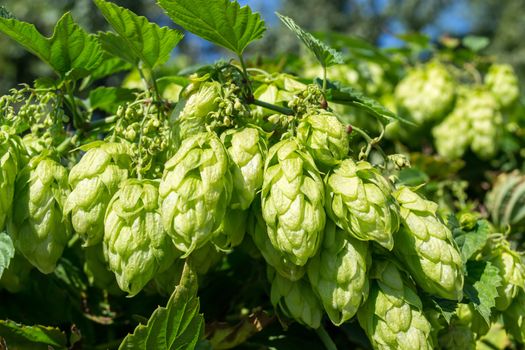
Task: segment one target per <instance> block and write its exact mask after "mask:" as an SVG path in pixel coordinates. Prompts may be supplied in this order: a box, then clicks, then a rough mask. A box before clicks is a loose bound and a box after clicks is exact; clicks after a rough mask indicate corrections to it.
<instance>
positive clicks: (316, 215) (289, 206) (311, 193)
mask: <svg viewBox="0 0 525 350" xmlns="http://www.w3.org/2000/svg"><path fill="white" fill-rule="evenodd" d="M261 204H262V214H263V217H264V221H266V224H267V227H268V236H269V237H270V241H271V242H272V244H273V246H274V247H275V248H276V249H277V250H278V251H279V252H281V254H283V255H284V257H285V258H286V259H287V260H289V261H290V262H291V263H293V264H295V265H299V266H303V265H304V264H306V262H307V261H308V259H309V258H311V257H312V256H314V255H315V253H317V249H318V248H319V244H320V241H321V238H322V232H323V230H324V225H325V220H326V217H325V212H324V208H323V206H324V190H323V181H322V180H321V177H320V175H319V172H318V170H317V168H316V166H315V163H314V160H313V159H312V157H311V156H310V155H309V154H308V153H307V152H305V151H303V150H301V148H300V146H299V144H298V143H297V141H295V140H294V139H287V140H283V141H280V142H278V143H277V144H275V145H274V146H273V147H272V148H270V150H269V152H268V158H267V159H266V164H265V167H264V183H263V187H262V193H261Z"/></svg>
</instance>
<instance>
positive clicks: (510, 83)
mask: <svg viewBox="0 0 525 350" xmlns="http://www.w3.org/2000/svg"><path fill="white" fill-rule="evenodd" d="M485 85H487V87H488V88H489V90H490V92H492V94H493V95H494V96H495V97H496V99H497V100H498V103H499V105H500V106H501V107H502V108H506V107H509V106H511V105H512V104H514V102H516V101H517V100H518V97H519V95H520V88H519V82H518V77H517V76H516V73H515V72H514V69H513V68H512V66H511V65H509V64H493V65H492V66H490V68H489V71H488V72H487V75H486V76H485Z"/></svg>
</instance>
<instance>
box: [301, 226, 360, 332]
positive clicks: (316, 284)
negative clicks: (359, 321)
mask: <svg viewBox="0 0 525 350" xmlns="http://www.w3.org/2000/svg"><path fill="white" fill-rule="evenodd" d="M369 265H370V253H369V251H368V243H367V242H362V241H359V240H356V239H354V238H352V237H350V236H349V235H348V234H347V233H346V232H344V231H342V230H341V229H339V228H338V227H336V225H335V224H334V223H333V222H332V221H330V220H329V221H328V222H327V223H326V227H325V232H324V238H323V244H322V245H321V248H320V250H319V253H318V254H317V255H316V256H315V257H313V258H312V259H311V260H310V261H309V262H308V265H307V271H308V278H309V280H310V283H311V284H312V288H313V290H314V292H315V293H316V294H317V295H318V296H319V299H320V300H321V302H322V303H323V306H324V309H325V310H326V312H327V313H328V317H330V320H332V322H333V323H334V324H335V325H337V326H339V325H341V324H342V323H344V322H346V321H348V320H349V319H351V318H352V317H353V316H354V315H355V314H356V312H357V309H358V308H359V307H360V306H361V303H362V302H363V301H364V300H365V299H366V297H367V295H368V278H367V271H368V267H369Z"/></svg>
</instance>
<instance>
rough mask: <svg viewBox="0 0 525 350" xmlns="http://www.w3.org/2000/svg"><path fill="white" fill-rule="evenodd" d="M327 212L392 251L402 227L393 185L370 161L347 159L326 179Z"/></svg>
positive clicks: (345, 227)
mask: <svg viewBox="0 0 525 350" xmlns="http://www.w3.org/2000/svg"><path fill="white" fill-rule="evenodd" d="M325 182H326V198H327V201H326V211H327V214H328V215H329V216H330V218H331V219H332V220H333V221H334V222H335V223H336V224H337V226H339V227H341V228H342V229H343V230H345V231H347V232H349V233H350V234H351V235H352V236H354V237H355V238H357V239H359V240H363V241H368V240H374V241H376V242H378V243H379V244H381V245H382V246H383V247H385V248H386V249H388V250H391V249H392V247H393V246H394V240H393V237H392V234H393V233H394V232H396V231H397V229H398V227H399V217H398V215H399V213H398V208H397V207H396V205H395V202H394V199H393V198H392V196H391V187H390V184H389V183H388V181H387V180H386V179H385V178H384V177H383V176H381V174H380V173H379V171H377V170H376V169H374V167H373V166H372V165H371V164H370V163H367V162H364V161H360V162H357V163H355V162H354V161H353V160H351V159H346V160H344V161H343V162H341V164H339V165H338V166H337V167H336V168H335V170H334V171H333V172H332V173H331V174H330V175H329V176H328V177H327V178H326V179H325Z"/></svg>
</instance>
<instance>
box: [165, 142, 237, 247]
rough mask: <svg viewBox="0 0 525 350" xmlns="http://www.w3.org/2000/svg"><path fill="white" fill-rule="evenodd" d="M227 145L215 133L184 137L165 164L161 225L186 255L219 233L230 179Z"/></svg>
mask: <svg viewBox="0 0 525 350" xmlns="http://www.w3.org/2000/svg"><path fill="white" fill-rule="evenodd" d="M228 166H229V159H228V154H227V152H226V149H225V148H224V146H223V144H222V143H221V141H220V140H219V138H218V137H217V136H216V135H215V134H214V133H211V132H210V133H199V134H197V135H194V136H192V137H189V138H187V139H185V140H184V141H183V143H182V145H181V147H180V148H179V150H178V151H177V153H176V154H175V155H174V156H173V157H172V158H171V159H170V160H169V161H168V162H167V163H166V164H165V168H164V174H163V177H162V181H161V183H160V187H159V194H160V198H161V201H162V206H161V215H162V222H163V224H164V227H165V229H166V231H167V232H168V234H169V235H170V237H171V238H172V239H173V242H174V244H175V246H176V247H177V248H178V249H179V250H181V251H183V252H184V253H186V254H185V256H187V255H189V254H190V253H191V252H192V251H193V250H195V249H198V248H200V247H202V246H203V245H204V244H206V243H207V242H208V241H210V240H211V239H212V238H213V237H214V235H216V234H217V233H219V232H220V231H219V230H220V228H221V223H222V221H223V219H224V214H225V212H226V209H227V208H228V204H229V203H230V198H231V193H232V180H231V174H230V171H229V167H228Z"/></svg>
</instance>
